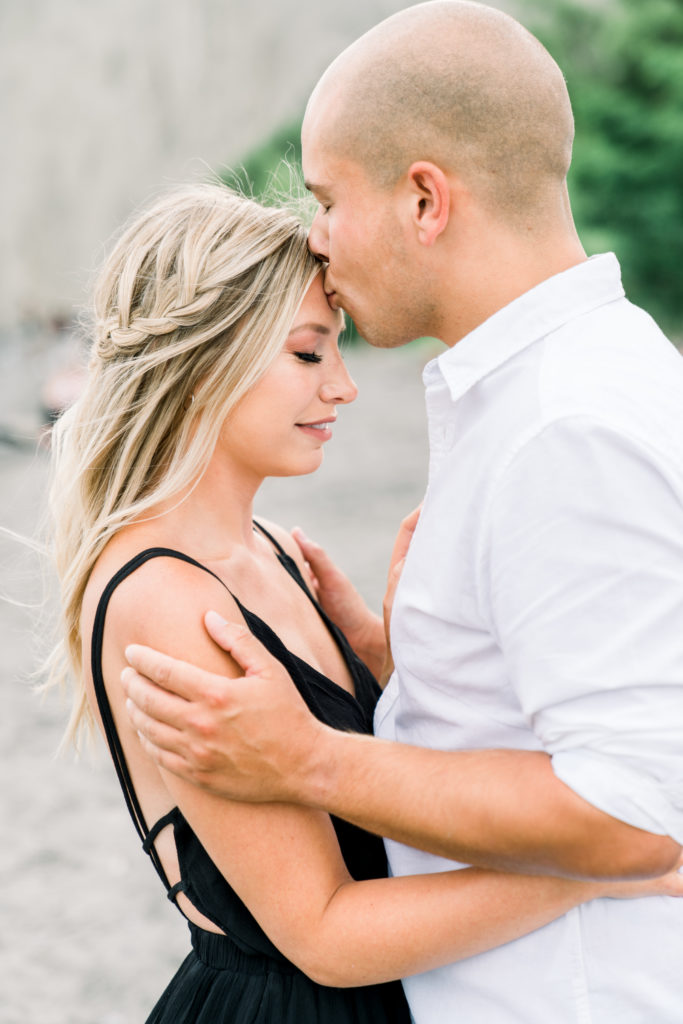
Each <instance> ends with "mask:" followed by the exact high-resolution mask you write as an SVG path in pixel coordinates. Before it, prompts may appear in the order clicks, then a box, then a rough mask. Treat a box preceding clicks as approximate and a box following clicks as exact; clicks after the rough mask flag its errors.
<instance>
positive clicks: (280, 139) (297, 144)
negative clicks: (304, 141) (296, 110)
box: [242, 118, 302, 201]
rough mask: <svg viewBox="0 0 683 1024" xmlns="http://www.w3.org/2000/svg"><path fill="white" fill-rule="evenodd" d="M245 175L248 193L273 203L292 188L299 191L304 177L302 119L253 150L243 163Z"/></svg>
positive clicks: (281, 129) (294, 121) (283, 126)
mask: <svg viewBox="0 0 683 1024" xmlns="http://www.w3.org/2000/svg"><path fill="white" fill-rule="evenodd" d="M242 174H243V176H244V178H245V179H246V181H247V182H248V191H249V192H251V193H252V194H253V195H254V196H257V197H262V198H263V199H264V200H265V201H271V199H272V197H273V196H277V195H283V194H284V195H287V194H288V192H289V191H290V189H291V187H292V185H293V186H294V188H295V189H296V191H297V194H298V190H299V187H300V179H301V178H302V174H301V119H300V118H299V119H298V120H292V121H289V122H288V123H287V124H284V125H282V127H281V128H278V129H277V130H276V131H275V132H274V133H273V134H272V135H271V136H270V137H269V138H268V139H266V140H265V141H264V142H262V143H261V144H260V145H259V146H257V147H256V149H253V150H252V151H251V153H249V154H248V155H247V156H246V157H245V159H244V160H243V161H242Z"/></svg>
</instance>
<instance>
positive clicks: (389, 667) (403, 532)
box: [380, 504, 422, 687]
mask: <svg viewBox="0 0 683 1024" xmlns="http://www.w3.org/2000/svg"><path fill="white" fill-rule="evenodd" d="M421 511H422V504H420V505H418V507H417V508H416V509H414V510H413V511H412V512H411V513H410V515H408V516H406V518H405V519H404V520H403V522H402V523H401V525H400V527H399V530H398V534H397V535H396V540H395V541H394V549H393V551H392V552H391V560H390V562H389V575H388V578H387V589H386V593H385V594H384V601H383V602H382V611H383V613H384V635H385V639H386V655H385V660H384V664H383V666H382V672H381V675H380V684H381V685H382V687H384V686H386V684H387V682H388V681H389V677H390V676H391V673H392V672H393V671H394V659H393V655H392V653H391V612H392V610H393V607H394V598H395V596H396V588H397V586H398V581H399V580H400V578H401V573H402V572H403V566H404V564H405V560H406V555H407V554H408V548H409V547H410V542H411V540H412V539H413V534H414V533H415V528H416V526H417V521H418V519H419V518H420V512H421Z"/></svg>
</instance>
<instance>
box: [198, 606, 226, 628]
mask: <svg viewBox="0 0 683 1024" xmlns="http://www.w3.org/2000/svg"><path fill="white" fill-rule="evenodd" d="M204 621H205V622H206V624H207V626H213V627H214V629H223V627H224V626H227V624H228V623H227V621H226V619H224V618H223V616H222V615H219V614H218V612H215V611H213V609H212V610H211V611H209V612H207V613H206V615H205V616H204Z"/></svg>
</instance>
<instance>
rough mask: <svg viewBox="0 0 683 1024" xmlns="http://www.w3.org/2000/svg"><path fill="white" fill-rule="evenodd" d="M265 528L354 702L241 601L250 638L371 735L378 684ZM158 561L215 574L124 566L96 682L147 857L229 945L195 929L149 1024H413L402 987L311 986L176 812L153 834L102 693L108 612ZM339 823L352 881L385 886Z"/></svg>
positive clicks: (340, 716)
mask: <svg viewBox="0 0 683 1024" xmlns="http://www.w3.org/2000/svg"><path fill="white" fill-rule="evenodd" d="M258 528H259V529H260V530H261V532H262V533H265V534H266V536H267V537H268V538H269V540H270V541H271V542H272V543H273V545H274V547H275V548H276V551H277V557H278V559H279V561H280V563H281V564H282V566H283V568H284V569H285V570H286V571H287V572H288V573H289V574H290V575H291V576H292V577H293V578H294V580H295V581H296V582H297V583H298V584H299V586H300V587H302V589H303V590H304V591H305V592H306V594H308V596H309V597H310V598H311V601H313V603H314V605H315V607H316V608H317V610H318V613H319V614H320V615H321V616H322V618H323V620H324V621H325V624H326V625H327V628H328V629H329V630H330V632H331V634H332V636H333V638H334V639H335V641H336V642H337V644H338V646H339V648H340V649H341V652H342V654H343V656H344V658H345V660H346V663H347V665H348V667H349V671H350V673H351V676H352V678H353V682H354V686H355V697H353V696H352V695H351V694H350V693H348V692H347V691H346V690H344V689H343V688H342V687H340V686H338V685H337V684H336V683H334V682H333V681H332V680H331V679H328V678H327V677H326V676H324V675H322V674H321V673H320V672H318V671H316V669H314V668H312V667H311V666H310V665H308V664H306V662H304V661H302V660H301V659H300V658H298V657H296V655H293V654H291V653H290V652H289V651H288V650H287V649H286V648H285V647H284V645H283V644H282V642H281V641H280V640H279V638H278V637H277V636H276V634H275V633H274V632H273V631H272V630H271V629H270V628H269V627H268V626H267V625H266V623H265V622H263V621H262V620H261V619H259V618H258V616H256V615H254V614H253V613H252V612H250V611H249V610H248V609H247V608H245V607H244V606H243V605H241V604H240V602H239V601H237V598H235V600H236V601H237V604H238V606H239V608H240V610H241V612H242V614H243V615H244V618H245V621H246V623H247V625H248V627H249V629H250V630H251V632H252V633H253V634H254V636H256V637H257V638H258V639H259V640H260V641H261V643H262V644H263V645H264V646H265V647H266V648H267V649H268V650H269V651H270V653H271V654H272V655H273V656H274V657H275V658H277V659H278V661H280V662H281V663H282V664H283V665H284V666H285V668H286V669H287V671H288V673H289V675H290V676H291V677H292V680H293V682H294V685H295V686H296V688H297V689H298V690H299V692H300V693H301V695H302V697H303V698H304V700H305V702H306V704H307V705H308V707H309V708H310V710H311V712H312V713H313V714H314V715H316V717H317V718H319V719H320V720H321V721H323V722H325V723H326V724H327V725H330V726H332V727H334V728H338V729H344V730H349V731H353V732H361V733H370V732H372V716H373V711H374V706H375V703H376V701H377V698H378V696H379V687H378V685H377V683H376V681H375V679H374V678H373V676H372V675H371V673H370V672H369V670H368V669H367V667H366V666H365V665H364V664H363V663H362V662H361V661H360V660H359V659H358V658H357V657H356V655H355V654H354V653H353V651H352V650H351V648H350V647H349V644H348V643H347V641H346V639H345V638H344V636H343V635H342V633H341V632H340V631H339V630H338V629H337V628H336V626H334V624H333V623H332V622H331V621H330V620H329V619H328V618H327V616H326V615H325V614H324V612H323V611H322V609H321V608H320V606H319V605H318V604H317V603H316V602H315V601H314V599H313V597H312V596H311V594H310V592H309V591H308V589H307V587H306V584H305V583H304V580H303V578H302V576H301V573H300V572H299V569H298V566H297V565H296V563H295V562H294V561H293V559H291V558H290V557H289V556H288V555H287V554H286V553H285V551H284V550H283V549H282V548H281V547H280V545H279V544H278V543H277V541H275V539H274V538H273V537H271V536H270V534H268V533H266V531H265V530H263V528H262V527H258ZM159 557H170V558H179V559H181V560H182V561H185V562H189V563H190V564H191V565H196V566H197V568H199V569H203V570H204V571H205V572H209V573H211V570H210V569H207V568H206V567H205V566H203V565H201V564H200V563H199V562H196V561H195V560H194V559H193V558H190V557H189V556H188V555H185V554H183V553H182V552H179V551H174V550H172V549H169V548H149V549H147V550H145V551H142V552H141V553H140V554H139V555H137V556H136V557H135V558H133V559H131V560H130V561H129V562H127V563H126V564H125V565H124V566H123V567H122V568H121V569H120V570H119V571H118V572H117V573H116V575H115V576H114V577H113V578H112V579H111V580H110V581H109V583H108V584H107V586H106V588H105V589H104V591H103V593H102V596H101V598H100V601H99V604H98V607H97V612H96V615H95V621H94V625H93V638H92V676H93V681H94V686H95V693H96V695H97V702H98V705H99V709H100V714H101V716H102V721H103V723H104V727H105V733H106V736H107V741H108V743H109V749H110V751H111V755H112V758H113V761H114V765H115V767H116V771H117V774H118V777H119V782H120V783H121V788H122V789H123V794H124V797H125V800H126V803H127V805H128V809H129V811H130V813H131V816H132V818H133V822H134V824H135V827H136V829H137V831H138V833H139V834H140V838H141V839H142V845H143V849H144V850H145V851H146V852H147V853H148V854H149V856H150V858H151V860H152V862H153V864H154V866H155V868H156V870H157V872H158V874H159V876H160V877H161V880H162V882H163V883H164V885H165V887H166V890H167V893H168V897H169V899H170V900H172V901H175V897H176V896H177V894H178V892H183V893H185V895H186V896H187V898H188V899H189V900H190V901H191V903H192V904H193V905H194V906H195V907H196V908H197V910H199V911H200V912H201V913H202V914H204V915H205V917H207V918H208V919H209V920H211V921H213V922H214V923H215V924H216V925H217V926H218V927H219V928H221V930H222V931H223V932H225V935H218V934H216V933H214V932H209V931H206V930H205V929H202V928H200V927H198V926H197V925H195V924H193V923H192V922H191V921H190V922H188V923H189V928H190V935H191V940H192V950H191V952H190V953H189V955H188V956H187V958H186V959H185V961H184V962H183V963H182V964H181V966H180V968H179V969H178V971H177V973H176V974H175V976H174V977H173V979H172V980H171V981H170V983H169V985H168V986H167V988H166V990H165V992H164V993H163V995H162V996H161V998H160V999H159V1001H158V1003H157V1005H156V1006H155V1007H154V1009H153V1010H152V1012H151V1014H150V1016H149V1018H148V1020H147V1024H314V1022H319V1024H408V1022H409V1020H410V1014H409V1012H408V1008H407V1004H406V1001H405V997H404V995H403V990H402V988H401V985H400V982H391V983H388V984H382V985H369V986H364V987H361V988H330V987H327V986H324V985H318V984H316V983H315V982H313V981H311V980H310V978H308V977H307V976H306V975H305V974H303V973H302V972H301V971H300V970H299V968H297V967H295V966H294V964H292V963H291V962H290V961H289V960H287V959H286V957H284V956H283V955H282V953H280V952H279V950H278V949H276V947H275V946H274V945H273V943H272V942H271V941H270V939H269V938H268V936H267V935H266V934H265V932H264V931H263V930H262V929H261V928H260V926H259V925H258V924H257V923H256V921H255V919H254V918H253V917H252V915H251V914H250V912H249V910H248V909H247V907H246V906H245V905H244V903H242V902H241V900H240V899H239V898H238V896H237V895H236V893H235V892H234V891H233V890H232V889H231V888H230V886H229V885H228V883H227V882H226V880H225V878H224V877H223V875H222V874H221V873H220V871H219V870H218V868H217V867H216V866H215V864H214V863H213V861H212V860H211V858H210V857H209V855H208V853H207V852H206V851H205V849H204V848H203V846H202V845H201V843H200V841H199V839H198V838H197V836H196V835H195V833H194V832H193V831H192V829H191V828H190V826H189V825H188V823H187V821H186V820H185V818H184V817H183V815H182V813H181V812H180V810H179V808H178V807H174V808H173V809H172V810H171V811H170V812H169V813H168V814H166V815H164V817H163V818H161V819H160V820H159V821H158V822H156V823H155V824H154V825H152V827H151V828H148V826H147V824H146V822H145V819H144V817H143V814H142V810H141V807H140V804H139V802H138V799H137V796H136V793H135V789H134V787H133V783H132V780H131V777H130V773H129V772H128V768H127V765H126V760H125V757H124V754H123V750H122V747H121V743H120V740H119V737H118V734H117V731H116V727H115V725H114V721H113V717H112V714H111V709H110V706H109V701H108V698H107V694H106V690H105V687H104V679H103V676H102V641H103V635H104V620H105V616H106V611H107V606H108V604H109V600H110V598H111V595H112V593H113V592H114V590H115V589H116V587H117V586H118V585H119V583H121V582H122V580H124V579H126V577H127V576H129V575H130V574H131V573H133V572H135V570H136V569H137V568H139V567H140V566H141V565H143V564H144V563H145V562H147V561H148V560H149V559H151V558H159ZM211 575H215V574H214V573H211ZM216 578H218V577H216ZM233 597H234V595H233ZM332 822H333V825H334V829H335V831H336V834H337V838H338V840H339V845H340V847H341V851H342V854H343V857H344V860H345V862H346V865H347V868H348V870H349V873H350V874H351V875H352V877H353V878H355V879H356V880H362V879H366V878H380V877H383V876H385V875H386V873H387V863H386V859H385V855H384V846H383V843H382V840H381V839H379V838H378V837H377V836H374V835H371V834H370V833H368V832H364V831H362V830H361V829H359V828H356V827H355V826H354V825H350V824H348V823H347V822H344V821H341V820H339V819H336V818H334V817H333V818H332ZM169 825H170V826H172V828H173V832H174V836H175V845H176V849H177V853H178V862H179V865H180V881H179V882H178V883H177V884H175V885H173V886H171V885H170V884H169V881H168V879H167V877H166V873H165V871H164V869H163V867H162V864H161V861H160V859H159V857H158V855H157V853H156V850H155V847H154V841H155V839H156V837H157V836H158V834H159V833H160V832H161V830H162V829H163V828H165V827H166V826H169Z"/></svg>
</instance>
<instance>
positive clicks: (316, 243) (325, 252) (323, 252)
mask: <svg viewBox="0 0 683 1024" xmlns="http://www.w3.org/2000/svg"><path fill="white" fill-rule="evenodd" d="M308 248H309V249H310V250H311V252H312V253H313V255H314V256H317V257H318V259H319V260H323V262H324V263H328V262H329V259H330V250H329V245H328V239H327V231H326V229H325V227H324V226H323V215H322V210H320V209H319V210H318V212H317V213H316V215H315V217H314V218H313V223H312V224H311V228H310V231H309V232H308Z"/></svg>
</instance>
